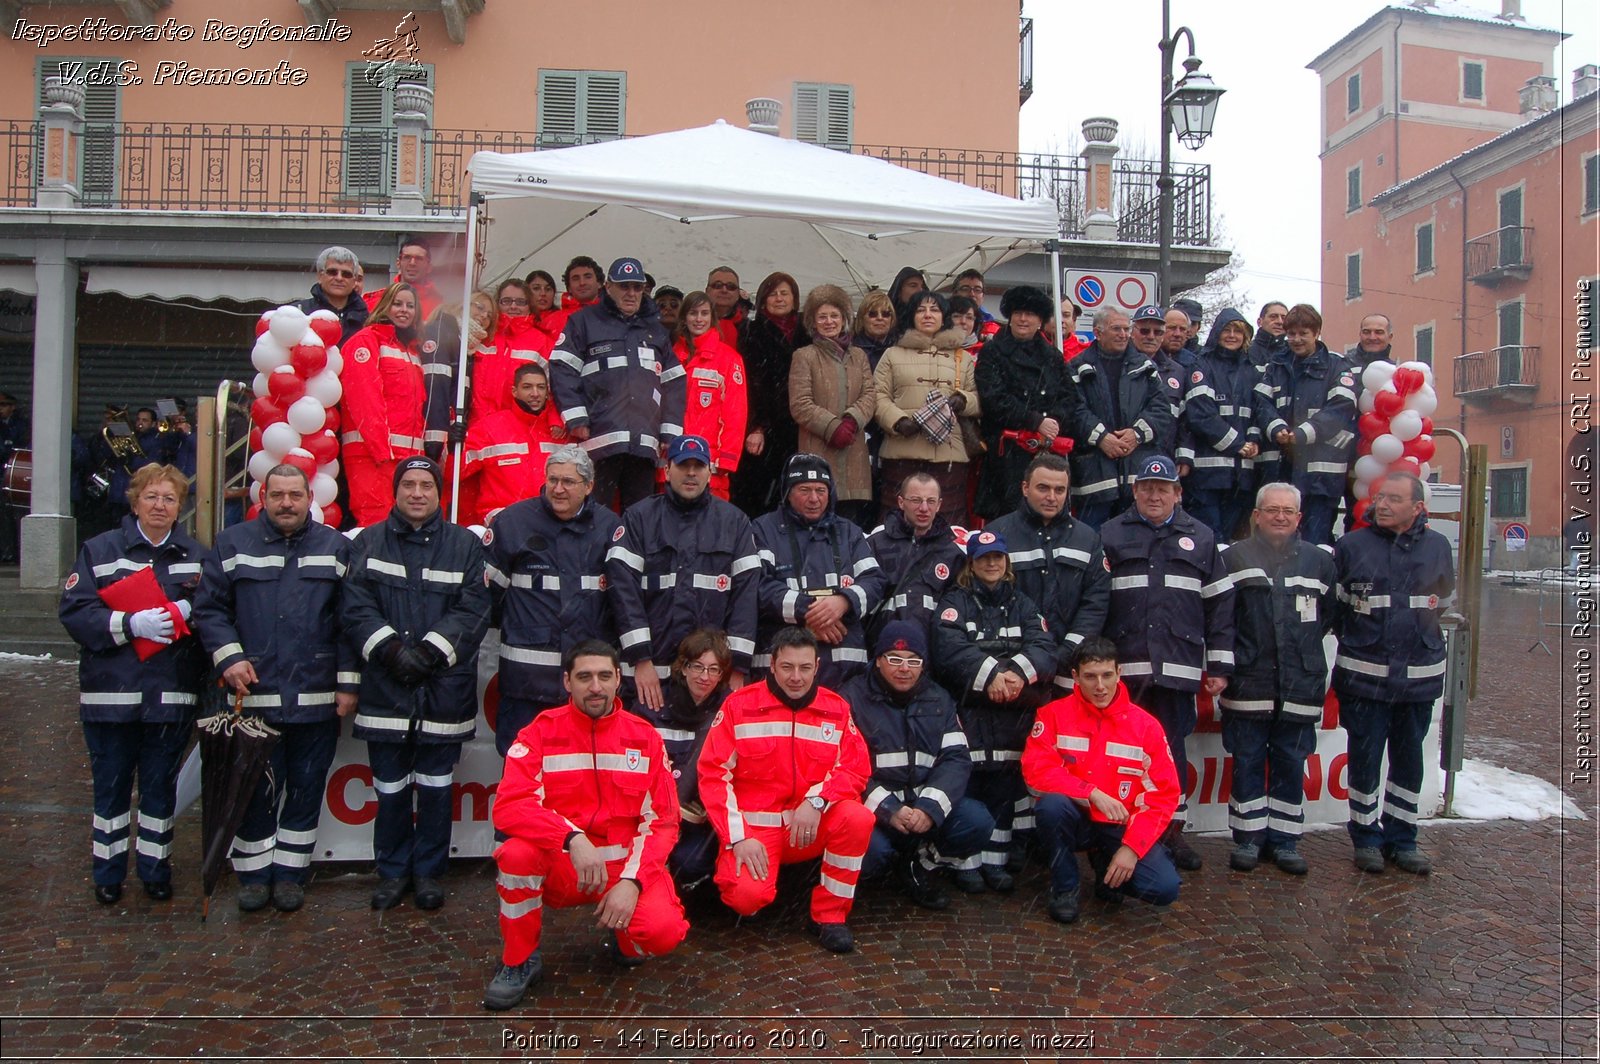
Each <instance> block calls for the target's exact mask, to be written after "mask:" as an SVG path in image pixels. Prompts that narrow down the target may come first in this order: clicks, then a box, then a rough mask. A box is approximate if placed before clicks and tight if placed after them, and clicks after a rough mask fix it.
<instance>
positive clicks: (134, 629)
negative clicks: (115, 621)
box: [128, 606, 172, 643]
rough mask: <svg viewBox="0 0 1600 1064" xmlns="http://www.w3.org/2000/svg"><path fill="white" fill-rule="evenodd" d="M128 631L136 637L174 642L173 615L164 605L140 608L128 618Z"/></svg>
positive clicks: (159, 641)
mask: <svg viewBox="0 0 1600 1064" xmlns="http://www.w3.org/2000/svg"><path fill="white" fill-rule="evenodd" d="M128 631H129V632H130V633H131V634H132V635H133V637H134V638H135V639H149V640H153V641H154V642H157V643H170V642H172V615H171V614H170V613H168V612H167V611H166V608H165V607H162V606H155V607H152V608H150V609H148V610H140V611H139V612H138V613H135V614H134V615H133V616H131V617H129V618H128Z"/></svg>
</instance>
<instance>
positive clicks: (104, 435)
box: [85, 421, 145, 499]
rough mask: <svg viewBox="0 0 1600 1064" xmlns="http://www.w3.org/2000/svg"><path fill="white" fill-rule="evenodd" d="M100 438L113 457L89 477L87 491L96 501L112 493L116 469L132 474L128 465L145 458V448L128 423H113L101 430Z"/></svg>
mask: <svg viewBox="0 0 1600 1064" xmlns="http://www.w3.org/2000/svg"><path fill="white" fill-rule="evenodd" d="M100 438H101V439H102V440H104V441H105V443H106V448H107V449H108V450H110V452H111V457H110V458H109V459H107V460H106V462H105V464H103V465H102V466H101V467H100V468H99V469H97V470H95V471H94V473H93V474H91V475H90V477H89V482H88V484H86V485H85V490H86V491H88V493H89V494H90V496H92V497H93V498H96V499H103V498H105V497H106V496H107V495H108V494H110V492H111V478H112V477H113V476H115V475H116V467H117V466H118V465H121V466H122V471H123V472H124V473H132V472H133V470H131V469H129V468H128V463H129V462H131V461H133V460H134V459H135V458H143V457H145V453H144V448H143V447H141V446H139V437H138V435H137V434H136V433H135V432H134V431H133V429H132V428H131V427H130V426H129V425H128V423H127V422H126V421H113V422H111V423H110V424H109V425H106V426H104V427H103V428H102V429H101V430H100Z"/></svg>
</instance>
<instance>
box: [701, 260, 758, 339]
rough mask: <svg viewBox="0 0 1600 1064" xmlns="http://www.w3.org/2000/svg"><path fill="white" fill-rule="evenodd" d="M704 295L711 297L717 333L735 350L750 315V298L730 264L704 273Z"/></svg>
mask: <svg viewBox="0 0 1600 1064" xmlns="http://www.w3.org/2000/svg"><path fill="white" fill-rule="evenodd" d="M706 295H708V296H710V297H711V310H712V313H713V314H714V315H715V316H716V322H717V335H718V336H720V337H721V338H722V342H723V343H725V344H727V345H728V346H729V347H731V348H733V349H734V350H735V351H737V350H738V349H739V341H740V340H742V339H743V338H744V329H745V324H746V322H747V321H748V320H749V317H750V298H749V297H748V296H746V295H745V293H744V291H743V290H742V289H741V288H740V287H739V274H738V272H737V271H735V270H734V268H733V267H732V266H718V267H717V268H716V269H714V270H712V271H711V272H710V273H708V274H706Z"/></svg>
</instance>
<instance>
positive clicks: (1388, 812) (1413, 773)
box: [1339, 698, 1433, 850]
mask: <svg viewBox="0 0 1600 1064" xmlns="http://www.w3.org/2000/svg"><path fill="white" fill-rule="evenodd" d="M1432 717H1433V703H1432V702H1378V701H1375V700H1372V699H1366V698H1350V699H1340V700H1339V725H1340V726H1341V727H1342V728H1344V730H1345V732H1346V733H1347V734H1348V735H1349V759H1348V760H1347V761H1346V768H1345V771H1346V780H1345V782H1346V784H1347V785H1348V787H1349V789H1350V823H1349V830H1350V841H1351V842H1352V843H1354V844H1355V846H1356V847H1357V848H1358V849H1360V848H1363V847H1385V848H1388V849H1392V850H1414V849H1416V848H1417V806H1418V804H1419V802H1420V801H1421V799H1422V795H1421V793H1420V792H1421V789H1422V740H1423V737H1424V736H1426V735H1427V734H1428V722H1429V720H1430V719H1432ZM1385 750H1387V751H1388V753H1389V779H1388V782H1387V783H1384V780H1383V777H1382V775H1381V772H1382V770H1383V755H1384V751H1385ZM1380 783H1383V784H1384V786H1383V813H1382V815H1381V817H1380V815H1379V812H1378V784H1380Z"/></svg>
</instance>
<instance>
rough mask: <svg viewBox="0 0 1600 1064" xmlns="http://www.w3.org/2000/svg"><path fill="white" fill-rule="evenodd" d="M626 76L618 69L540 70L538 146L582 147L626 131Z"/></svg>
mask: <svg viewBox="0 0 1600 1064" xmlns="http://www.w3.org/2000/svg"><path fill="white" fill-rule="evenodd" d="M627 111H628V75H627V74H626V73H625V72H624V71H620V70H541V71H539V129H538V134H539V144H540V146H542V147H548V146H551V145H562V144H581V143H584V142H587V141H594V140H609V139H611V138H613V137H620V136H622V135H623V133H625V132H626V130H627Z"/></svg>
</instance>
